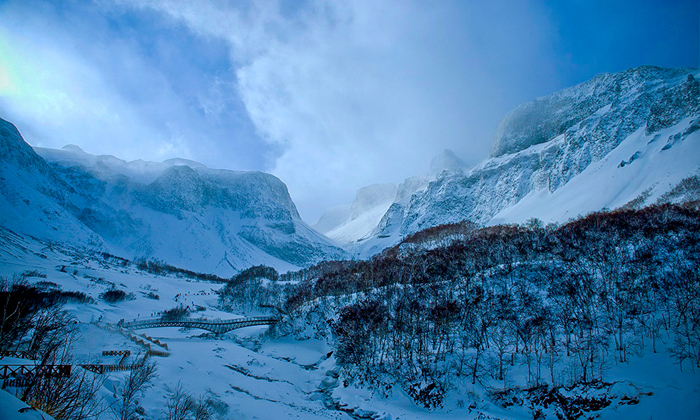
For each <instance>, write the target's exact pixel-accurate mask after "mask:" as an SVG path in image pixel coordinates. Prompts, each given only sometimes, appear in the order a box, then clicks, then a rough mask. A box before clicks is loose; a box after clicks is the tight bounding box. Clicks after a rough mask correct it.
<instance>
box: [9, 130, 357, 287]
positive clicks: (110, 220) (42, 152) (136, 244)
mask: <svg viewBox="0 0 700 420" xmlns="http://www.w3.org/2000/svg"><path fill="white" fill-rule="evenodd" d="M0 208H1V209H2V212H1V213H0V225H1V226H3V227H5V228H7V229H10V230H12V231H14V232H16V233H20V234H25V235H30V236H34V237H36V238H39V239H44V240H49V241H54V242H61V243H67V244H71V245H75V246H80V247H85V248H89V249H95V250H102V251H107V252H110V253H114V254H116V255H120V256H126V257H128V258H132V259H156V260H161V261H164V262H166V263H168V264H172V265H176V266H179V267H184V268H188V269H191V270H195V271H203V272H213V273H217V274H219V275H231V274H234V273H235V272H236V271H238V270H241V269H244V268H247V267H249V266H251V265H257V264H267V265H271V266H275V267H278V268H281V269H289V268H294V267H302V266H307V265H309V264H313V263H315V262H318V261H320V260H324V259H334V258H342V257H344V256H346V254H345V252H344V251H343V250H341V249H340V248H338V247H336V246H334V245H333V244H332V243H331V241H329V240H328V239H326V238H325V237H324V236H322V235H320V234H318V233H317V232H316V231H314V230H313V229H311V228H309V227H308V226H307V225H306V224H305V223H304V222H303V221H302V220H301V218H300V217H299V214H298V213H297V209H296V207H295V205H294V203H293V202H292V199H291V198H290V196H289V193H288V191H287V187H286V186H285V184H284V183H283V182H282V181H280V180H279V179H277V178H276V177H274V176H272V175H269V174H265V173H261V172H254V171H252V172H234V171H227V170H216V169H210V168H207V167H206V166H204V165H201V164H199V163H196V162H192V161H188V160H183V159H173V160H168V161H165V162H162V163H154V162H144V161H134V162H125V161H123V160H120V159H117V158H115V157H113V156H93V155H90V154H88V153H85V152H84V151H82V150H81V149H80V148H79V147H77V146H73V145H71V146H66V147H64V148H63V149H60V150H56V149H44V148H36V149H32V148H31V147H30V146H29V145H27V144H26V143H25V142H24V140H23V139H22V137H21V136H20V134H19V132H18V131H17V129H16V128H15V127H14V126H13V125H12V124H11V123H9V122H7V121H4V120H0Z"/></svg>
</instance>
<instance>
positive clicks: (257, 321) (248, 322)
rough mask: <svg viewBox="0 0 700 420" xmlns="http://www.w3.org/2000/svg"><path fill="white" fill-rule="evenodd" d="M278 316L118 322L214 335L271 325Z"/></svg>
mask: <svg viewBox="0 0 700 420" xmlns="http://www.w3.org/2000/svg"><path fill="white" fill-rule="evenodd" d="M279 320H280V319H279V318H277V317H273V316H256V317H247V318H237V319H177V320H163V319H162V318H146V319H139V320H134V321H126V322H121V321H120V323H119V324H118V325H119V326H121V327H122V328H125V329H132V330H140V329H143V328H161V327H181V328H199V329H202V330H207V331H211V332H213V333H214V334H216V335H220V334H225V333H227V332H229V331H233V330H236V329H238V328H244V327H252V326H254V325H272V324H276V323H277V322H279Z"/></svg>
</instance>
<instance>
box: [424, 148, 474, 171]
mask: <svg viewBox="0 0 700 420" xmlns="http://www.w3.org/2000/svg"><path fill="white" fill-rule="evenodd" d="M466 166H467V165H466V164H465V163H464V161H463V160H462V159H460V158H458V157H457V155H455V153H454V152H453V151H452V150H450V149H445V150H443V151H442V153H440V154H439V155H437V156H435V157H434V158H433V160H431V161H430V173H431V174H438V173H440V172H442V171H444V170H449V169H463V168H465V167H466Z"/></svg>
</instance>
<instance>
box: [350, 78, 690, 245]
mask: <svg viewBox="0 0 700 420" xmlns="http://www.w3.org/2000/svg"><path fill="white" fill-rule="evenodd" d="M698 76H699V74H698V72H697V70H694V69H663V68H659V67H650V66H645V67H639V68H634V69H630V70H628V71H625V72H621V73H615V74H601V75H599V76H596V77H595V78H593V79H591V80H589V81H587V82H584V83H581V84H579V85H576V86H573V87H570V88H567V89H564V90H562V91H560V92H557V93H554V94H552V95H549V96H546V97H543V98H538V99H536V100H534V101H532V102H529V103H526V104H524V105H521V106H519V107H518V108H516V109H515V110H514V111H512V112H511V113H510V114H508V115H507V116H506V117H505V118H504V119H503V121H502V122H501V123H500V124H499V126H498V128H497V130H496V135H495V139H494V142H493V146H492V152H491V156H490V157H489V158H488V159H487V160H485V161H483V162H482V163H480V164H479V165H477V166H475V167H474V168H471V169H470V170H464V169H462V168H460V167H459V166H458V165H453V166H450V165H448V167H447V168H445V169H446V170H444V171H441V172H440V173H438V174H436V175H435V177H434V178H433V179H431V180H430V181H429V182H428V183H427V185H425V186H424V187H422V188H415V190H414V191H411V192H410V194H404V195H403V196H401V197H397V199H396V200H395V201H394V203H392V204H391V206H390V207H389V209H388V210H387V211H386V213H385V214H384V215H383V217H382V218H381V220H380V221H379V223H378V224H377V227H376V228H375V229H374V230H373V231H372V232H371V233H370V234H369V235H364V237H362V238H364V241H363V244H361V245H360V246H359V249H360V251H358V252H359V253H360V254H362V255H370V254H372V253H376V252H378V251H380V250H381V249H383V248H384V247H386V246H389V245H392V244H394V243H396V242H397V241H398V240H400V238H401V237H403V236H405V235H408V234H411V233H414V232H417V231H419V230H422V229H425V228H428V227H431V226H436V225H439V224H444V223H453V222H458V221H461V220H464V219H467V220H471V221H473V222H476V223H479V224H482V225H486V224H496V223H520V222H523V221H525V220H528V219H530V218H540V219H542V220H543V221H545V222H564V221H566V220H568V219H570V218H573V217H576V216H578V215H580V214H586V213H588V212H591V211H596V210H601V209H604V208H609V209H613V208H618V207H621V206H625V205H627V206H637V207H638V206H641V205H645V204H652V203H655V202H657V201H661V202H663V201H669V200H676V201H678V200H697V199H698V191H697V187H695V189H694V187H693V186H697V185H698V180H697V176H698V175H700V167H699V165H700V132H698V127H700V84H699V83H698V80H696V78H697V77H698ZM681 190H682V191H683V192H682V193H681ZM338 239H340V238H338Z"/></svg>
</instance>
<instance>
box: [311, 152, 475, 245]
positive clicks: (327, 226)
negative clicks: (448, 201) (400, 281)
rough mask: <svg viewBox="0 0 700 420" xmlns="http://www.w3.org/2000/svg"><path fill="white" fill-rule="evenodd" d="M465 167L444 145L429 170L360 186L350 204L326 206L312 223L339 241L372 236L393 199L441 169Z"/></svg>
mask: <svg viewBox="0 0 700 420" xmlns="http://www.w3.org/2000/svg"><path fill="white" fill-rule="evenodd" d="M465 168H466V165H465V163H464V162H463V161H462V160H461V159H460V158H458V157H457V156H456V155H455V154H454V152H453V151H452V150H449V149H445V150H444V151H443V152H442V153H440V154H439V155H437V156H435V157H434V158H433V159H432V160H431V162H430V171H429V172H428V173H426V174H424V175H417V176H413V177H410V178H407V179H406V180H404V182H402V183H401V184H399V185H398V186H396V185H394V184H390V183H389V184H374V185H369V186H367V187H363V188H360V189H359V190H357V193H356V195H355V200H354V201H353V202H352V204H351V205H349V206H347V205H346V206H339V207H334V208H332V209H329V210H327V211H326V212H325V213H324V214H323V215H322V216H321V218H320V219H319V220H318V222H316V224H315V225H313V227H314V229H316V230H318V231H319V232H321V233H323V234H324V235H326V236H328V237H329V238H331V239H334V240H336V241H338V242H341V243H354V242H357V241H362V240H364V239H367V238H369V237H370V236H371V234H372V232H374V231H375V230H376V228H377V225H378V224H379V222H380V221H381V220H382V217H384V215H385V214H386V212H387V210H389V207H391V206H392V205H393V204H394V203H396V202H402V201H405V199H406V197H410V196H411V195H412V194H414V193H416V192H418V191H421V190H423V189H425V188H426V187H427V186H428V183H429V182H430V181H433V180H435V179H436V177H437V176H438V175H439V174H440V173H442V172H443V171H452V170H463V169H465ZM351 248H352V246H351Z"/></svg>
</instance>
